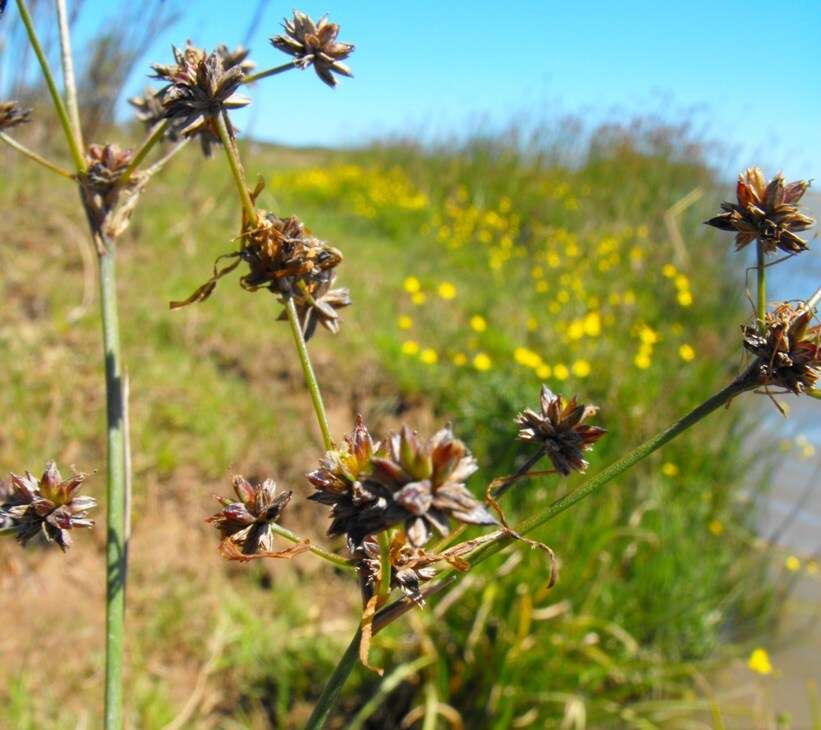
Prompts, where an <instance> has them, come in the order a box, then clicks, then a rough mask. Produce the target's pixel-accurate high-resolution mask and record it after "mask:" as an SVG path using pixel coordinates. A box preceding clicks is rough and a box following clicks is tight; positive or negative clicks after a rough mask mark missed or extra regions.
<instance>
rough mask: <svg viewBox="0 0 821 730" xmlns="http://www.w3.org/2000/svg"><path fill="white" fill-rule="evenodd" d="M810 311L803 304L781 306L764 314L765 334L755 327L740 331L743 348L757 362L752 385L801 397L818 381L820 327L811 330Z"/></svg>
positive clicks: (752, 374) (819, 375)
mask: <svg viewBox="0 0 821 730" xmlns="http://www.w3.org/2000/svg"><path fill="white" fill-rule="evenodd" d="M813 317H814V314H813V310H812V309H811V308H810V307H808V306H807V305H806V304H803V303H799V304H789V303H787V302H785V303H783V304H780V305H779V306H777V307H776V308H775V310H773V311H772V312H769V313H768V314H767V317H766V320H765V328H764V333H763V334H762V333H760V332H759V330H758V328H757V326H756V325H755V324H751V325H746V326H745V327H743V328H742V329H743V332H744V347H745V349H747V350H748V351H749V352H751V353H752V354H753V355H755V356H756V357H757V358H758V359H757V360H756V362H755V364H754V365H753V368H752V370H751V376H752V377H755V378H756V382H755V383H754V384H755V385H764V386H766V385H775V386H780V387H782V388H785V389H787V390H789V391H791V392H793V393H795V394H796V395H800V394H801V393H804V392H806V391H808V390H812V389H813V388H815V386H816V383H817V382H818V378H819V377H821V327H819V326H815V327H810V325H811V323H812V321H813Z"/></svg>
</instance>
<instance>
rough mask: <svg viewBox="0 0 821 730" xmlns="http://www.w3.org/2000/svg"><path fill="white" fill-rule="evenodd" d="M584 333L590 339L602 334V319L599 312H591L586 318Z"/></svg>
mask: <svg viewBox="0 0 821 730" xmlns="http://www.w3.org/2000/svg"><path fill="white" fill-rule="evenodd" d="M584 333H585V334H586V335H588V336H589V337H598V336H599V335H600V334H601V317H600V316H599V313H598V312H589V313H588V314H587V316H585V318H584Z"/></svg>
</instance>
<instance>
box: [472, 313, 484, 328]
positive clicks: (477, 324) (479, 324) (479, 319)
mask: <svg viewBox="0 0 821 730" xmlns="http://www.w3.org/2000/svg"><path fill="white" fill-rule="evenodd" d="M470 328H471V329H472V330H473V331H474V332H484V331H485V330H486V329H487V321H486V320H485V318H484V317H483V316H482V315H481V314H474V315H473V316H472V317H471V318H470Z"/></svg>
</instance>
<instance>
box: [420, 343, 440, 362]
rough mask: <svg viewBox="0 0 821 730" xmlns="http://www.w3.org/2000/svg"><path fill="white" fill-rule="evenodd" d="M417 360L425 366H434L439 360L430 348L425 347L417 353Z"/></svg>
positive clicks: (434, 351)
mask: <svg viewBox="0 0 821 730" xmlns="http://www.w3.org/2000/svg"><path fill="white" fill-rule="evenodd" d="M419 359H420V360H421V361H422V362H423V363H425V365H435V364H436V362H437V361H438V360H439V356H438V355H437V354H436V350H434V349H433V348H431V347H426V348H425V349H424V350H422V352H420V353H419Z"/></svg>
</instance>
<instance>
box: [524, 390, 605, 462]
mask: <svg viewBox="0 0 821 730" xmlns="http://www.w3.org/2000/svg"><path fill="white" fill-rule="evenodd" d="M539 406H540V408H539V411H538V412H536V411H533V410H531V409H530V408H526V409H525V410H523V411H522V412H521V413H520V414H519V415H518V416H516V423H517V425H518V426H519V438H520V439H521V440H522V441H528V442H533V443H536V444H540V445H541V446H542V447H543V448H544V450H545V453H546V454H547V456H548V458H549V459H550V461H551V462H553V466H554V468H555V469H556V471H557V472H558V473H559V474H561V475H562V476H568V475H569V474H570V473H571V472H572V471H574V470H575V471H578V472H584V471H585V470H586V469H587V461H585V459H584V457H583V453H584V452H585V451H589V450H590V449H592V448H593V444H595V443H596V441H598V440H599V439H600V438H601V437H602V436H603V435H604V434H605V433H606V431H605V430H604V429H603V428H600V427H598V426H590V425H588V424H586V423H584V421H585V420H587V419H588V418H590V417H591V416H593V415H595V414H596V413H597V412H598V408H597V407H596V406H592V405H579V404H578V403H577V402H576V398H575V397H574V398H571V399H570V400H569V401H567V402H565V401H564V399H563V398H562V396H560V395H555V394H554V393H553V392H552V391H551V390H550V388H548V387H547V386H546V385H543V386H542V390H541V394H540V397H539Z"/></svg>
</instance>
